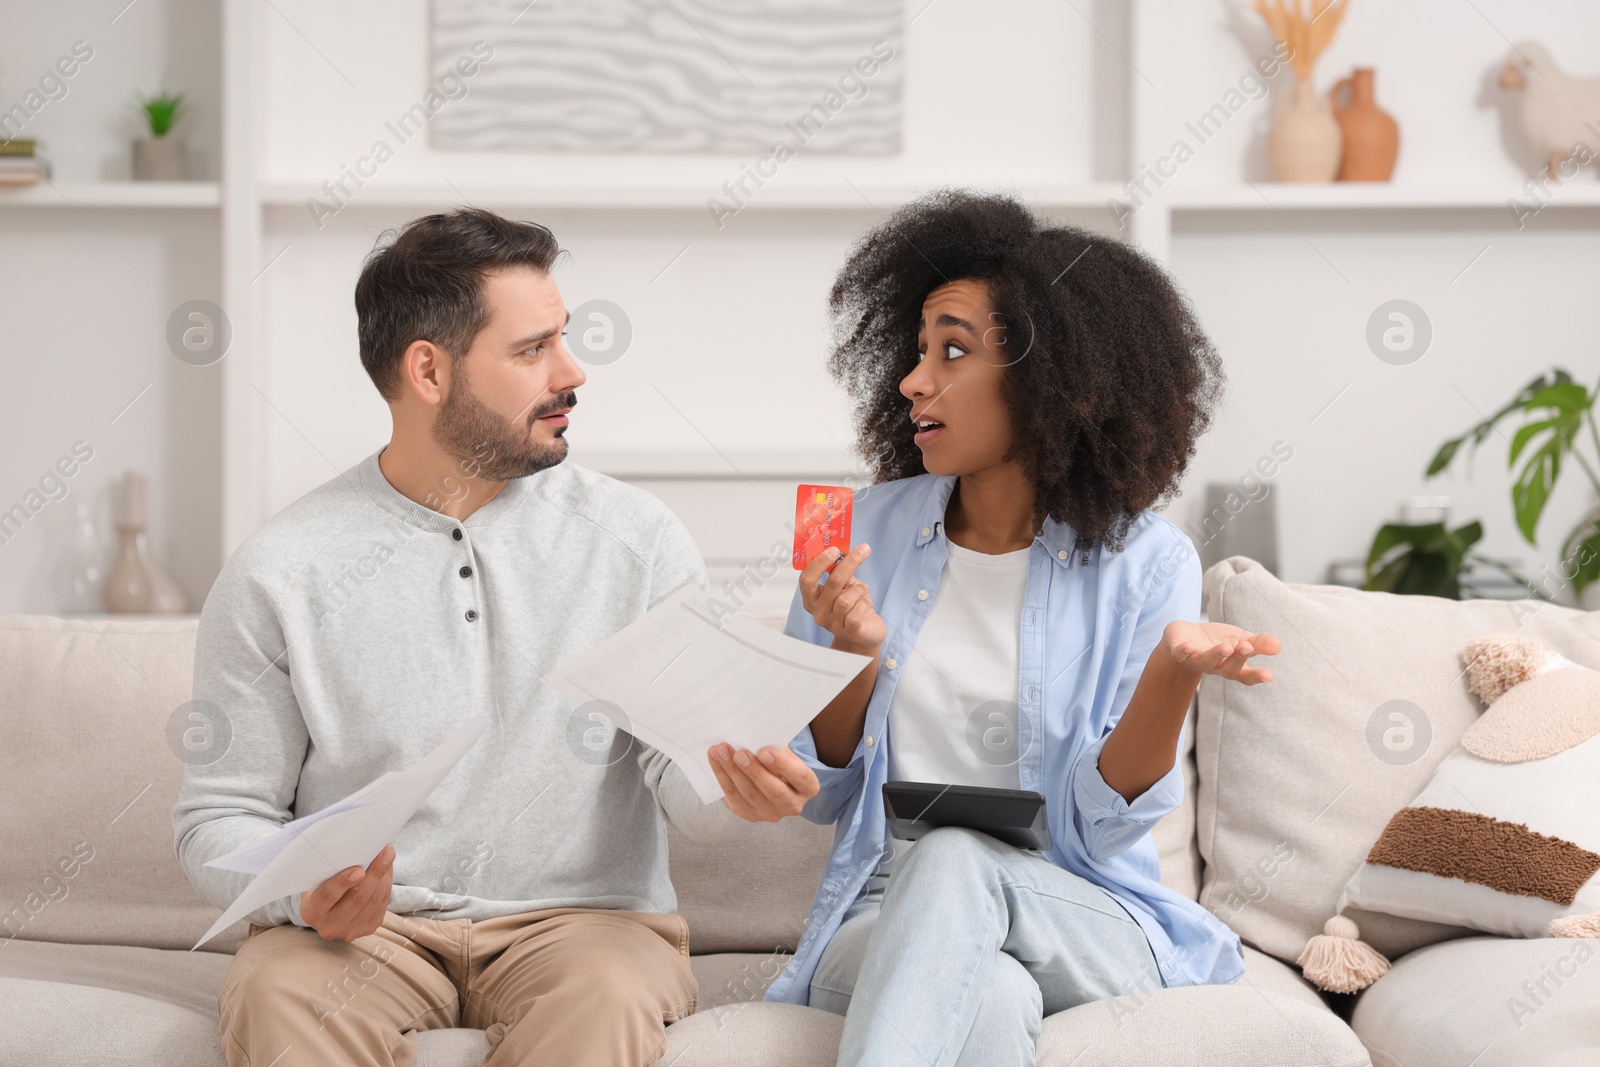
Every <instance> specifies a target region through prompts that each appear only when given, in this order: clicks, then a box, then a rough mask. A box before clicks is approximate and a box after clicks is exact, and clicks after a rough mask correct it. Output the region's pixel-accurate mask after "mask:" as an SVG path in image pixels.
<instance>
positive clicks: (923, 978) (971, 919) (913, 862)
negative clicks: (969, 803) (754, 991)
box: [810, 827, 1162, 1067]
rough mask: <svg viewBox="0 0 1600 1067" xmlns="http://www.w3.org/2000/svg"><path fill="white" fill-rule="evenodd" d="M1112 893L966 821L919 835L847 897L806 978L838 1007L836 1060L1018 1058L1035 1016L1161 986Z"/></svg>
mask: <svg viewBox="0 0 1600 1067" xmlns="http://www.w3.org/2000/svg"><path fill="white" fill-rule="evenodd" d="M1161 984H1162V983H1161V972H1160V970H1159V969H1158V968H1157V966H1156V959H1155V955H1154V953H1152V952H1151V950H1150V942H1149V940H1148V939H1147V938H1146V937H1145V934H1144V931H1143V930H1142V929H1140V927H1139V924H1138V923H1136V922H1135V921H1134V920H1133V917H1132V916H1131V915H1129V914H1128V912H1127V910H1126V909H1125V908H1123V906H1122V905H1121V904H1119V903H1118V902H1117V900H1116V898H1115V897H1113V896H1111V895H1110V894H1109V893H1107V892H1106V891H1105V890H1104V889H1101V888H1100V887H1099V886H1097V885H1095V884H1094V883H1093V882H1090V881H1088V880H1087V879H1084V878H1080V877H1079V876H1078V875H1075V874H1072V873H1070V872H1068V871H1064V870H1062V869H1061V868H1059V867H1057V866H1055V865H1054V864H1052V863H1051V862H1050V861H1048V860H1046V859H1044V858H1042V857H1040V856H1037V855H1032V854H1029V853H1026V852H1022V851H1020V850H1018V849H1015V848H1012V847H1011V846H1010V845H1005V844H1002V843H1000V842H999V841H996V840H995V839H994V838H992V837H989V836H988V835H986V834H980V833H977V832H976V831H973V830H962V829H956V828H954V827H946V828H943V829H938V830H934V831H933V832H932V833H929V834H928V835H927V836H925V837H923V838H922V839H921V840H920V841H918V842H917V844H916V847H915V848H913V849H912V850H911V851H910V852H909V853H907V854H906V855H905V856H904V858H903V860H902V862H901V863H900V866H899V868H898V869H897V870H896V871H895V872H894V874H893V875H891V876H890V878H889V883H888V887H887V888H886V889H885V890H884V892H883V894H882V896H881V899H879V898H873V897H871V896H866V897H863V898H861V899H858V900H857V901H856V902H855V903H853V904H851V905H850V908H849V909H848V910H847V911H846V912H845V916H844V920H843V922H842V923H841V925H840V926H839V929H838V931H837V932H835V933H834V935H833V939H832V940H831V941H829V942H828V947H827V948H826V949H825V950H824V951H823V954H822V959H821V960H820V961H819V962H818V964H817V970H816V973H815V974H814V975H813V976H812V979H811V997H810V1000H811V1005H812V1006H813V1007H817V1008H823V1009H825V1010H827V1011H831V1012H833V1013H835V1014H837V1015H843V1016H844V1017H845V1023H844V1036H843V1038H842V1039H841V1040H840V1043H839V1061H838V1062H839V1067H853V1065H857V1064H869V1065H871V1067H894V1065H898V1064H906V1065H908V1067H911V1065H914V1067H948V1065H957V1067H969V1065H977V1064H990V1065H993V1064H1004V1065H1008V1067H1009V1065H1013V1064H1015V1065H1022V1067H1026V1065H1030V1064H1032V1063H1033V1062H1034V1059H1035V1053H1036V1047H1037V1044H1038V1040H1039V1027H1040V1024H1041V1022H1042V1021H1043V1019H1044V1016H1046V1015H1052V1014H1054V1013H1056V1012H1058V1011H1065V1010H1066V1009H1068V1008H1071V1007H1075V1006H1077V1005H1079V1004H1086V1003H1088V1002H1090V1001H1094V1000H1103V999H1106V998H1109V997H1115V996H1121V995H1122V994H1125V993H1133V992H1139V991H1149V990H1154V989H1159V988H1161Z"/></svg>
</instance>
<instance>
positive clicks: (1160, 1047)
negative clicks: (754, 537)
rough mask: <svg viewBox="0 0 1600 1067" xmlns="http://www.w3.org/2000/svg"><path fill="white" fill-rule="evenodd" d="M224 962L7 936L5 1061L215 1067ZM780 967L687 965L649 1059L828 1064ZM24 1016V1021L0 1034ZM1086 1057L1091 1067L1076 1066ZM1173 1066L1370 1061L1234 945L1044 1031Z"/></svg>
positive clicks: (1056, 1055)
mask: <svg viewBox="0 0 1600 1067" xmlns="http://www.w3.org/2000/svg"><path fill="white" fill-rule="evenodd" d="M228 962H229V958H228V957H227V956H224V955H222V954H220V953H206V952H184V951H173V950H160V949H146V948H126V947H116V946H103V945H70V944H53V943H48V942H24V941H20V940H19V941H16V942H13V943H11V944H8V945H6V946H5V947H4V948H3V949H0V1004H3V1005H5V1006H4V1008H0V1019H4V1020H6V1021H7V1024H6V1025H0V1063H27V1064H31V1065H34V1067H52V1065H55V1064H71V1063H110V1062H120V1063H161V1064H177V1065H181V1067H188V1065H194V1067H220V1065H221V1063H222V1057H221V1053H220V1051H219V1045H218V1037H217V1009H216V996H217V989H218V987H219V986H220V984H221V982H222V975H223V973H224V972H225V971H226V970H227V966H228ZM784 962H785V960H784V958H783V957H781V956H778V957H773V956H770V955H764V954H737V953H728V954H714V955H705V956H696V957H695V958H694V960H693V967H694V972H695V977H696V978H697V979H698V980H699V982H700V1010H699V1011H698V1012H697V1013H696V1014H695V1015H694V1016H692V1017H691V1018H689V1019H686V1020H684V1021H682V1022H679V1023H675V1024H673V1025H672V1026H671V1027H669V1028H668V1029H667V1051H666V1053H665V1054H664V1055H663V1058H662V1059H661V1061H660V1063H661V1064H662V1065H669V1064H671V1065H676V1067H720V1065H727V1067H733V1065H739V1067H760V1065H768V1064H770V1065H772V1067H780V1065H781V1067H813V1065H814V1067H827V1065H831V1064H832V1063H833V1062H834V1056H835V1053H836V1050H837V1049H838V1044H839V1033H840V1029H841V1027H842V1025H843V1020H842V1019H841V1018H840V1017H839V1016H835V1015H830V1014H829V1013H827V1012H824V1011H821V1010H819V1009H816V1008H804V1007H797V1006H795V1005H790V1004H768V1003H765V1002H764V1001H761V1000H760V996H761V994H762V993H763V992H764V991H765V989H766V985H767V983H768V982H769V981H770V980H771V979H770V977H769V976H770V975H775V974H776V973H777V970H776V968H779V967H781V966H782V964H783V963H784ZM15 1019H26V1020H27V1021H28V1025H26V1026H17V1025H10V1021H11V1020H15ZM1089 1046H1093V1047H1094V1054H1093V1056H1092V1057H1090V1059H1089V1060H1088V1061H1085V1060H1083V1059H1078V1057H1079V1056H1081V1055H1082V1053H1083V1051H1084V1050H1085V1048H1087V1047H1089ZM487 1049H488V1042H487V1040H486V1039H485V1038H484V1036H483V1033H482V1031H478V1030H467V1029H451V1030H436V1031H429V1032H427V1033H423V1034H420V1035H418V1039H417V1064H418V1067H471V1065H474V1064H477V1063H478V1062H480V1061H481V1060H482V1058H483V1055H484V1053H485V1052H486V1051H487ZM1075 1061H1076V1062H1077V1063H1079V1064H1082V1063H1084V1062H1094V1063H1098V1064H1122V1063H1127V1064H1135V1063H1137V1064H1140V1065H1141V1067H1143V1065H1144V1064H1147V1063H1152V1062H1156V1063H1160V1062H1182V1063H1185V1064H1190V1065H1193V1067H1211V1065H1217V1067H1222V1065H1228V1067H1233V1065H1236V1064H1269V1063H1271V1064H1278V1063H1316V1064H1321V1065H1328V1067H1345V1065H1351V1067H1354V1065H1357V1064H1364V1063H1366V1057H1365V1054H1364V1053H1363V1052H1362V1051H1361V1048H1360V1042H1358V1041H1357V1040H1356V1039H1355V1036H1354V1035H1353V1034H1352V1033H1351V1032H1350V1029H1349V1028H1348V1027H1346V1026H1345V1025H1344V1023H1342V1022H1341V1021H1340V1020H1339V1019H1338V1018H1337V1017H1336V1016H1335V1015H1334V1014H1333V1013H1332V1012H1330V1011H1328V1010H1327V1009H1326V1008H1325V1007H1324V1006H1323V1004H1322V1002H1321V1000H1320V999H1319V998H1318V996H1317V994H1316V993H1315V992H1314V991H1312V989H1311V987H1310V986H1309V985H1307V984H1306V983H1305V982H1304V980H1302V979H1301V978H1300V977H1299V975H1297V974H1295V973H1294V971H1293V970H1291V969H1290V968H1288V967H1286V966H1285V965H1284V964H1282V963H1280V962H1278V961H1277V960H1274V959H1272V958H1271V957H1269V956H1267V955H1265V954H1263V953H1260V952H1256V951H1255V950H1253V949H1249V948H1247V949H1246V950H1245V975H1244V977H1243V978H1242V979H1240V981H1239V982H1238V983H1237V984H1235V985H1232V986H1195V987H1187V988H1183V989H1162V990H1158V991H1156V992H1155V993H1154V994H1153V995H1144V996H1130V997H1119V998H1116V1000H1114V1001H1100V1002H1097V1003H1095V1004H1088V1005H1084V1006H1083V1007H1080V1008H1074V1009H1072V1010H1071V1011H1068V1012H1062V1013H1061V1014H1059V1015H1053V1016H1051V1017H1050V1018H1049V1019H1047V1020H1046V1021H1045V1025H1044V1029H1043V1032H1042V1034H1041V1037H1040V1057H1039V1063H1040V1064H1041V1067H1066V1065H1067V1064H1070V1063H1073V1062H1075Z"/></svg>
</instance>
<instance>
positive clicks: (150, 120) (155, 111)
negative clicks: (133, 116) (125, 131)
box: [133, 92, 184, 182]
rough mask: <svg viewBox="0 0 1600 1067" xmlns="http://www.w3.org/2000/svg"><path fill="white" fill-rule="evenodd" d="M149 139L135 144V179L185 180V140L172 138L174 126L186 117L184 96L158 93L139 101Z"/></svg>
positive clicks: (138, 140)
mask: <svg viewBox="0 0 1600 1067" xmlns="http://www.w3.org/2000/svg"><path fill="white" fill-rule="evenodd" d="M139 108H140V111H141V112H142V114H143V115H144V121H145V124H146V125H148V126H149V128H150V136H149V137H140V138H137V139H135V140H134V142H133V177H134V180H135V181H141V182H176V181H182V180H183V154H184V149H183V138H182V137H174V136H172V124H173V123H174V122H176V121H178V118H179V117H180V116H181V115H182V114H183V111H184V104H183V94H182V93H167V92H162V93H157V94H156V95H155V96H147V97H144V98H143V99H141V100H140V101H139Z"/></svg>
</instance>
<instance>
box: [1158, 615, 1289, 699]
mask: <svg viewBox="0 0 1600 1067" xmlns="http://www.w3.org/2000/svg"><path fill="white" fill-rule="evenodd" d="M1161 644H1162V647H1163V648H1165V649H1167V650H1168V652H1170V653H1171V655H1172V660H1173V662H1174V663H1176V664H1177V665H1178V666H1180V667H1185V668H1187V669H1189V670H1193V671H1197V672H1199V673H1201V674H1215V675H1217V676H1219V677H1222V678H1231V679H1233V680H1234V681H1236V682H1243V683H1244V684H1245V685H1256V684H1257V683H1260V682H1270V681H1272V672H1271V671H1268V670H1265V669H1263V668H1261V667H1250V666H1247V665H1246V663H1245V661H1246V660H1248V659H1249V658H1250V657H1251V656H1275V655H1277V654H1278V652H1279V651H1280V650H1281V649H1282V648H1283V642H1282V641H1279V640H1278V639H1277V638H1276V637H1273V636H1272V635H1271V634H1265V633H1262V634H1254V633H1251V632H1250V631H1249V630H1241V629H1240V628H1239V627H1237V626H1230V625H1229V624H1228V623H1225V622H1182V621H1179V622H1171V623H1168V624H1167V628H1166V631H1165V632H1164V633H1163V634H1162V636H1161Z"/></svg>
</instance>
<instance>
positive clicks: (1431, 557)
mask: <svg viewBox="0 0 1600 1067" xmlns="http://www.w3.org/2000/svg"><path fill="white" fill-rule="evenodd" d="M1482 538H1483V524H1482V523H1480V522H1477V521H1476V520H1474V521H1473V522H1469V523H1467V524H1466V525H1464V526H1458V527H1457V528H1456V529H1454V530H1451V529H1449V528H1448V527H1446V526H1445V524H1444V523H1443V522H1428V523H1415V524H1412V523H1402V522H1391V523H1385V524H1384V525H1383V526H1380V527H1379V528H1378V533H1377V536H1376V537H1374V538H1373V539H1372V548H1371V549H1369V550H1368V552H1367V577H1366V581H1365V582H1363V583H1362V586H1361V588H1363V589H1375V590H1378V591H1379V592H1384V593H1408V594H1421V595H1423V596H1442V597H1448V598H1450V599H1451V600H1460V599H1462V595H1461V594H1462V592H1463V589H1464V588H1470V581H1469V582H1463V577H1464V575H1467V574H1469V573H1470V572H1471V571H1473V570H1475V569H1477V568H1480V567H1481V568H1485V569H1489V570H1496V571H1499V572H1501V573H1502V574H1505V575H1508V576H1509V577H1511V578H1513V579H1514V580H1515V581H1516V582H1517V583H1518V584H1519V585H1528V584H1529V583H1528V582H1527V580H1526V579H1524V578H1523V577H1522V576H1521V575H1519V574H1517V572H1516V571H1515V570H1513V569H1512V568H1511V566H1510V565H1509V564H1507V563H1505V562H1503V561H1501V560H1497V559H1494V558H1492V557H1490V556H1485V555H1483V554H1482V553H1481V552H1474V551H1472V546H1473V545H1475V544H1477V543H1478V541H1480V540H1481V539H1482ZM1531 591H1532V592H1535V593H1536V594H1537V590H1531Z"/></svg>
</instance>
